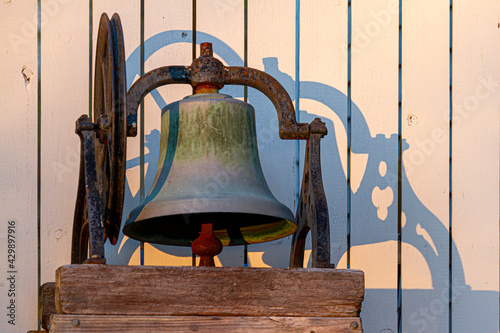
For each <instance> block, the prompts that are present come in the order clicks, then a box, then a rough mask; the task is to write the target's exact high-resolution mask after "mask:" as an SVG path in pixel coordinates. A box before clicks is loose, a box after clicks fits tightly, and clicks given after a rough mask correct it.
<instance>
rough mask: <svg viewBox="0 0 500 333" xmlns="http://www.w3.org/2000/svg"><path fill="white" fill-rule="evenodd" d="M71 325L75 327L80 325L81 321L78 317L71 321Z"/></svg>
mask: <svg viewBox="0 0 500 333" xmlns="http://www.w3.org/2000/svg"><path fill="white" fill-rule="evenodd" d="M71 326H73V327H79V326H80V321H79V320H78V319H73V320H72V321H71Z"/></svg>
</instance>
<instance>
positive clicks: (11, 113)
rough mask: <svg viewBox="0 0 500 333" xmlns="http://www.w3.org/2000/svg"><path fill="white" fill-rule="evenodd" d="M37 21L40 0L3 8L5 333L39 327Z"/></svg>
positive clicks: (0, 299) (0, 103)
mask: <svg viewBox="0 0 500 333" xmlns="http://www.w3.org/2000/svg"><path fill="white" fill-rule="evenodd" d="M36 18H37V5H36V2H34V1H14V2H11V1H3V2H2V3H1V4H0V45H2V48H1V59H2V60H1V61H0V72H1V73H2V79H1V80H0V110H2V120H3V121H2V122H1V124H0V133H1V134H0V139H1V142H2V144H1V145H0V154H1V156H2V157H3V158H2V160H1V162H0V174H1V175H2V177H1V178H0V186H1V188H2V190H1V191H0V253H1V255H0V270H1V276H2V277H1V279H2V282H1V283H0V294H1V295H2V296H0V306H1V307H2V320H1V321H0V331H1V332H13V331H17V330H18V331H27V330H29V329H33V328H36V327H37V319H36V318H37V317H36V313H37V309H36V303H34V302H33V299H36V297H37V293H38V291H37V276H38V263H37V255H36V254H37V105H38V104H37V89H38V82H37V81H38V74H37V73H38V65H37V19H36ZM13 237H15V238H13Z"/></svg>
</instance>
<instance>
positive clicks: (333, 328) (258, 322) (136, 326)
mask: <svg viewBox="0 0 500 333" xmlns="http://www.w3.org/2000/svg"><path fill="white" fill-rule="evenodd" d="M50 328H51V329H50V332H51V333H57V332H73V331H75V332H104V331H106V332H109V331H120V332H144V331H156V330H160V331H164V330H168V331H175V332H198V331H201V332H217V333H218V332H222V331H227V330H229V331H231V332H255V331H258V332H276V331H279V332H307V333H309V332H318V333H319V332H338V333H340V332H346V333H347V332H353V331H354V332H362V328H361V320H360V319H359V318H331V317H330V318H325V317H227V316H189V317H184V316H171V317H166V316H165V317H163V316H154V317H139V316H95V315H94V316H92V315H90V316H82V315H55V316H54V317H53V318H52V325H51V327H50Z"/></svg>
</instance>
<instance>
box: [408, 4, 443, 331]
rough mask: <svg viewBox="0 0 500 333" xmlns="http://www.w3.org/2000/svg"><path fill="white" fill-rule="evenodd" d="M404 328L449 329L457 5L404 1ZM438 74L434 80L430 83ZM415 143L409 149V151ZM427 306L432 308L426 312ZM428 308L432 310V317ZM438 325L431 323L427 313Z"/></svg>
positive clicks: (415, 329) (418, 329)
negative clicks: (453, 15) (452, 47)
mask: <svg viewBox="0 0 500 333" xmlns="http://www.w3.org/2000/svg"><path fill="white" fill-rule="evenodd" d="M402 9H403V44H402V55H403V58H402V73H403V91H404V95H403V101H402V102H403V103H402V126H401V128H402V137H403V140H404V141H406V142H405V144H406V145H405V146H404V148H403V149H404V152H403V164H404V173H403V177H402V184H403V185H402V198H401V200H402V211H403V214H404V215H403V216H404V217H403V219H404V220H403V223H404V225H403V228H402V231H401V239H402V242H403V245H402V253H401V268H402V269H401V270H402V280H401V282H402V288H403V292H402V329H403V331H408V332H413V331H426V332H445V331H448V270H449V260H448V251H449V249H448V236H449V234H448V224H449V214H448V210H449V178H448V177H447V175H448V174H449V112H450V107H449V78H450V76H449V75H450V73H449V37H450V36H449V21H448V20H447V19H444V18H447V17H448V16H449V10H450V8H449V2H448V1H431V0H427V1H419V2H405V3H404V4H403V7H402ZM431 77H432V80H429V78H431ZM408 145H409V146H408ZM422 309H425V310H422ZM424 311H425V312H424ZM427 312H428V313H429V314H430V315H431V316H432V317H435V319H434V320H432V321H431V320H428V318H426V317H425V313H427Z"/></svg>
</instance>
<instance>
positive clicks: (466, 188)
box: [451, 1, 500, 332]
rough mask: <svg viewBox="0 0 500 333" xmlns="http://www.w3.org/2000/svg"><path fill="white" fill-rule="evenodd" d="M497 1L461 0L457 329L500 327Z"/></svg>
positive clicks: (455, 182)
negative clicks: (499, 301)
mask: <svg viewBox="0 0 500 333" xmlns="http://www.w3.org/2000/svg"><path fill="white" fill-rule="evenodd" d="M499 10H500V8H499V4H498V2H497V1H481V2H477V3H472V2H468V1H454V2H453V82H452V84H453V96H452V98H453V100H452V102H453V123H452V205H451V207H452V237H453V241H454V244H452V246H453V249H452V250H453V252H452V256H453V261H452V265H453V266H452V269H453V270H452V278H453V281H452V285H451V286H452V311H453V312H452V329H453V331H457V332H458V331H461V332H473V331H474V332H496V331H497V330H498V327H499V303H498V292H499V269H498V263H499V237H498V235H499V222H498V221H499V209H498V204H499V191H498V183H499V148H500V147H499V135H498V133H499V114H498V110H499V105H500V98H499V97H500V96H499V89H498V88H499V85H498V82H499V79H500V78H499V76H500V75H499V70H500V69H499V62H498V60H499V58H500V45H499V43H498V42H497V41H498V38H499V37H500V35H499V33H500V30H499V29H498V15H497V14H498V12H499Z"/></svg>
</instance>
